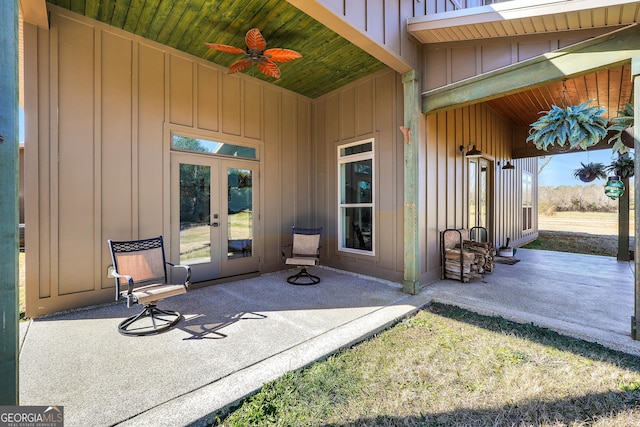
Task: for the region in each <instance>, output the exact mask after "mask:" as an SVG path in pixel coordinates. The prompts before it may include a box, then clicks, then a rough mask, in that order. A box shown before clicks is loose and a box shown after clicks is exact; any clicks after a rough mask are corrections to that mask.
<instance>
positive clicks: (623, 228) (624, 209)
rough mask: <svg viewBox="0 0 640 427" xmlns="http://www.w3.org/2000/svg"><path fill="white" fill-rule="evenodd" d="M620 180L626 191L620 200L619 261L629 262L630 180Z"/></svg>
mask: <svg viewBox="0 0 640 427" xmlns="http://www.w3.org/2000/svg"><path fill="white" fill-rule="evenodd" d="M620 180H621V181H622V183H623V184H624V188H625V191H624V193H622V196H620V198H619V199H618V261H629V260H631V254H630V253H629V191H630V190H629V178H622V177H621V178H620Z"/></svg>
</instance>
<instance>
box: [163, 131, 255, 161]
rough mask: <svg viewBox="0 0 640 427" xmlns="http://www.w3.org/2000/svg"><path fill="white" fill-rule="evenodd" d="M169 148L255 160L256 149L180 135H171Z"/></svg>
mask: <svg viewBox="0 0 640 427" xmlns="http://www.w3.org/2000/svg"><path fill="white" fill-rule="evenodd" d="M171 148H172V149H174V150H180V151H193V152H196V153H207V154H215V155H218V156H228V157H242V158H245V159H257V153H256V149H255V148H252V147H243V146H241V145H234V144H226V143H224V142H217V141H209V140H206V139H198V138H187V137H185V136H180V135H172V138H171Z"/></svg>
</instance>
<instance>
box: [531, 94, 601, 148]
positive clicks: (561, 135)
mask: <svg viewBox="0 0 640 427" xmlns="http://www.w3.org/2000/svg"><path fill="white" fill-rule="evenodd" d="M592 102H593V99H591V100H589V101H586V102H583V103H582V104H579V105H572V106H568V107H564V108H561V107H558V106H556V105H552V106H551V110H549V111H546V112H545V114H544V115H543V116H542V117H540V118H539V119H538V120H537V121H536V122H534V123H532V124H531V129H530V130H529V137H527V142H529V141H532V142H533V143H534V144H535V145H536V147H537V148H538V149H539V150H545V151H547V150H548V149H549V147H553V145H558V146H559V147H566V144H567V143H568V145H569V148H581V149H583V150H586V149H587V148H588V147H591V146H594V145H596V144H597V143H598V142H599V141H600V140H601V139H602V138H604V137H605V136H606V134H607V130H606V125H607V121H606V120H605V119H604V118H603V117H602V113H604V112H605V111H606V108H602V107H600V106H594V107H589V104H591V103H592Z"/></svg>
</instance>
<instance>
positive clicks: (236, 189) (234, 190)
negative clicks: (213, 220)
mask: <svg viewBox="0 0 640 427" xmlns="http://www.w3.org/2000/svg"><path fill="white" fill-rule="evenodd" d="M252 178H253V177H252V171H251V170H250V169H235V168H228V169H227V207H228V208H227V209H228V212H227V224H228V235H227V243H228V244H227V248H228V251H227V258H228V259H233V258H242V257H248V256H251V255H252V245H253V183H252V180H253V179H252Z"/></svg>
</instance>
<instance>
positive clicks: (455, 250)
mask: <svg viewBox="0 0 640 427" xmlns="http://www.w3.org/2000/svg"><path fill="white" fill-rule="evenodd" d="M456 234H457V233H456ZM464 237H466V236H464ZM464 237H463V238H464ZM457 240H459V239H457ZM445 241H446V239H445ZM449 243H452V242H451V240H449ZM461 243H462V247H463V249H462V250H460V243H455V244H453V245H448V244H445V249H444V277H445V279H456V280H460V281H462V282H468V281H469V280H471V279H478V278H481V277H482V275H483V274H484V273H491V272H492V271H493V267H494V260H493V259H494V257H495V254H496V251H495V248H494V247H493V244H491V243H486V242H475V241H472V240H463V241H462V242H461ZM448 246H451V247H448ZM461 256H462V263H461V262H460V257H461ZM461 266H462V277H461V273H460V270H461Z"/></svg>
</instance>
